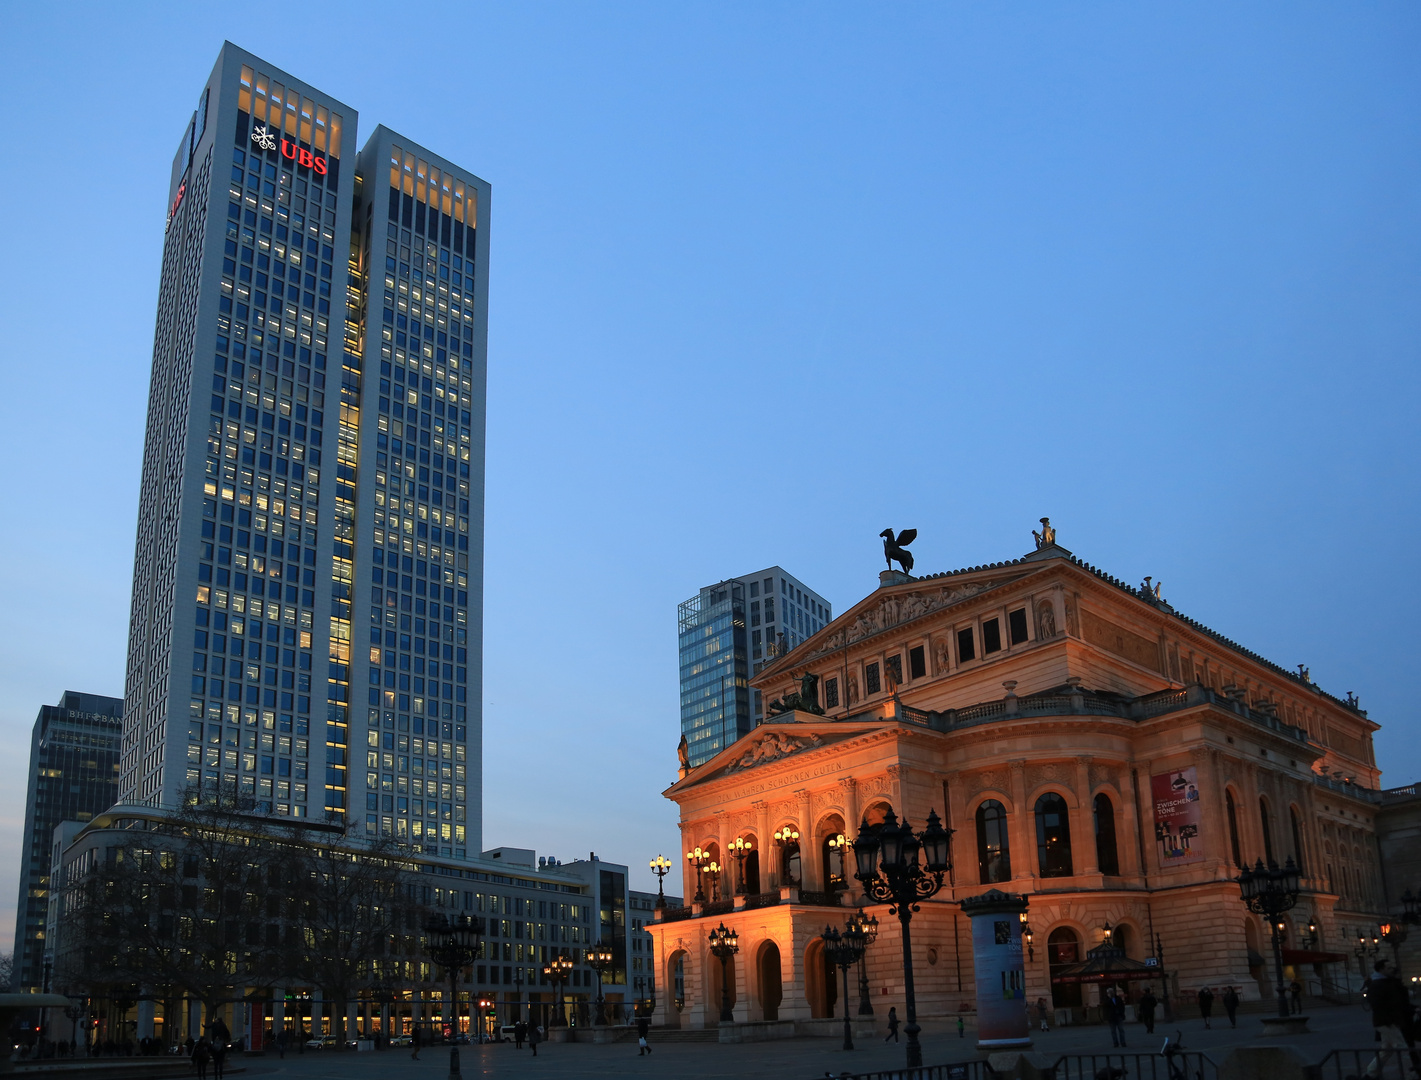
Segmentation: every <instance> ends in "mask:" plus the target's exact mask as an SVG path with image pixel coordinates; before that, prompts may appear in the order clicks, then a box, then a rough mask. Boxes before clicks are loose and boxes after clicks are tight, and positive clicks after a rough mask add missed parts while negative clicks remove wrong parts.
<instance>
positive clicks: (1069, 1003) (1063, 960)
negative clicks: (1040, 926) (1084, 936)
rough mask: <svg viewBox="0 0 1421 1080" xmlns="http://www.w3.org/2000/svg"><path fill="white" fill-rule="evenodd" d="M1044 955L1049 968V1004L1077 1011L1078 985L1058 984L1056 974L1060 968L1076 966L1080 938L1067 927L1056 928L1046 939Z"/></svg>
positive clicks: (1079, 1003) (1079, 1002)
mask: <svg viewBox="0 0 1421 1080" xmlns="http://www.w3.org/2000/svg"><path fill="white" fill-rule="evenodd" d="M1046 955H1047V959H1048V961H1049V963H1050V968H1051V1004H1052V1005H1054V1006H1055V1007H1056V1008H1058V1009H1078V1008H1080V1006H1081V984H1080V983H1058V982H1057V981H1056V974H1057V972H1059V971H1060V970H1061V968H1063V967H1066V966H1068V965H1070V964H1078V963H1080V961H1081V960H1082V959H1083V957H1082V956H1081V938H1080V935H1079V934H1077V933H1076V932H1075V931H1074V930H1072V929H1071V928H1070V927H1069V926H1058V927H1056V929H1054V930H1052V931H1051V936H1050V937H1049V938H1047V939H1046Z"/></svg>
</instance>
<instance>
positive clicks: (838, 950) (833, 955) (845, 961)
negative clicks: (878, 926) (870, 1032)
mask: <svg viewBox="0 0 1421 1080" xmlns="http://www.w3.org/2000/svg"><path fill="white" fill-rule="evenodd" d="M867 947H868V939H867V938H866V937H865V936H864V933H863V931H861V930H859V929H858V928H857V927H856V926H855V924H854V923H853V921H852V920H850V922H849V925H848V926H847V927H845V928H844V932H843V933H842V934H841V933H839V931H837V930H835V929H834V928H833V927H832V926H826V927H824V954H825V955H826V956H827V957H828V958H829V963H831V964H837V965H838V967H839V970H840V971H841V972H842V973H843V976H844V1049H845V1050H852V1049H853V1048H854V1035H853V1030H852V1028H851V1027H850V1026H849V968H851V967H853V966H854V965H855V964H857V963H858V962H859V961H860V960H862V959H863V952H864V949H865V948H867Z"/></svg>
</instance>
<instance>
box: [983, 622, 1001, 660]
mask: <svg viewBox="0 0 1421 1080" xmlns="http://www.w3.org/2000/svg"><path fill="white" fill-rule="evenodd" d="M1001 649H1002V624H1001V623H1000V622H999V621H998V620H996V619H988V620H987V621H986V622H984V623H983V624H982V655H983V656H990V655H991V654H992V653H994V652H1001Z"/></svg>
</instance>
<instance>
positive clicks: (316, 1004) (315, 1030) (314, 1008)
mask: <svg viewBox="0 0 1421 1080" xmlns="http://www.w3.org/2000/svg"><path fill="white" fill-rule="evenodd" d="M323 1004H324V1002H323V1001H322V1000H321V991H320V990H316V989H312V991H311V1038H313V1039H314V1038H316V1037H317V1036H320V1035H324V1034H325V1032H323V1031H322V1030H321V1006H322V1005H323Z"/></svg>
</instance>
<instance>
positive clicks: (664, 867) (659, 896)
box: [651, 855, 672, 908]
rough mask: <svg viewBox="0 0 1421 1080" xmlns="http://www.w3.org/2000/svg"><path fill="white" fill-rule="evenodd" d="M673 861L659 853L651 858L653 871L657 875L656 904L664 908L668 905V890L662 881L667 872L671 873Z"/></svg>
mask: <svg viewBox="0 0 1421 1080" xmlns="http://www.w3.org/2000/svg"><path fill="white" fill-rule="evenodd" d="M671 867H672V862H671V860H670V859H668V858H667V857H666V856H665V855H658V856H656V858H654V859H652V860H651V872H652V873H653V874H655V875H656V906H657V907H658V908H664V907H665V906H666V890H665V889H663V888H662V881H663V879H664V878H665V877H666V875H667V874H669V873H671Z"/></svg>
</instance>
